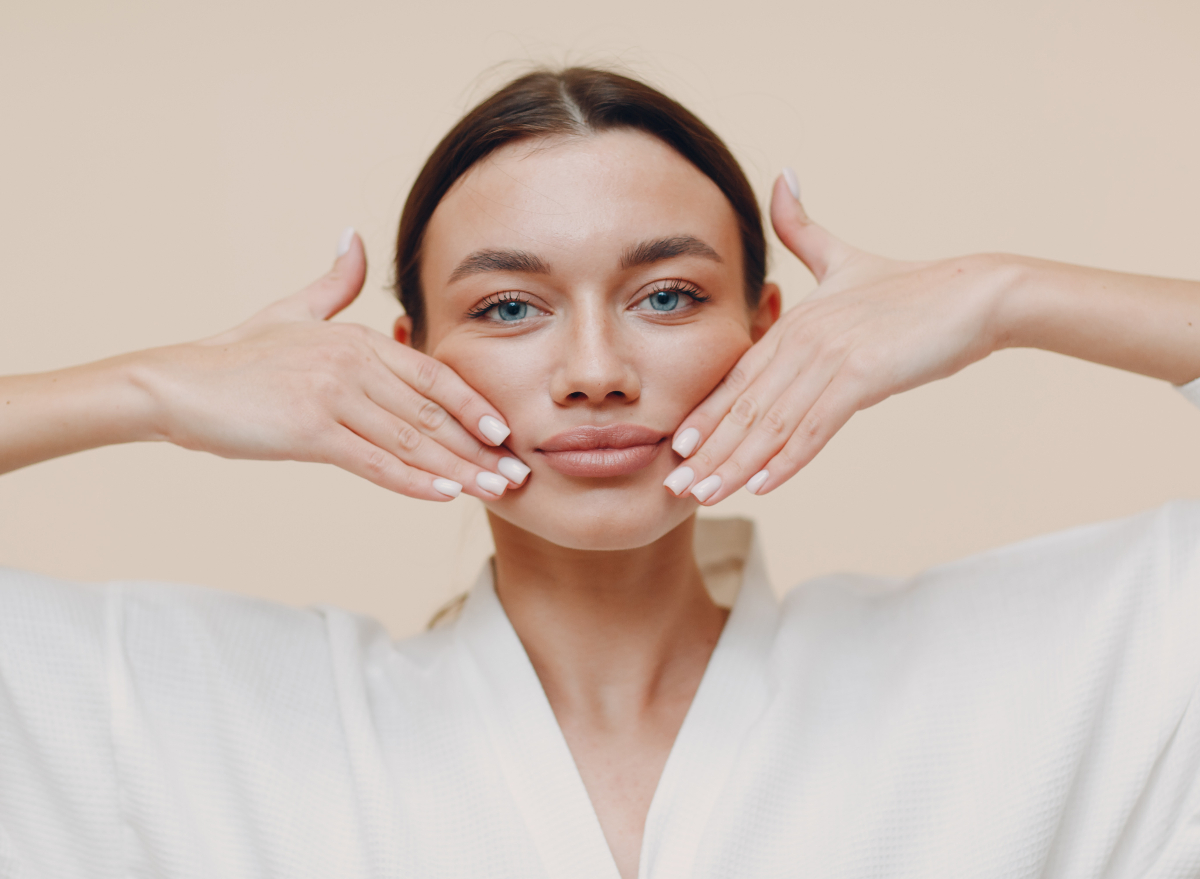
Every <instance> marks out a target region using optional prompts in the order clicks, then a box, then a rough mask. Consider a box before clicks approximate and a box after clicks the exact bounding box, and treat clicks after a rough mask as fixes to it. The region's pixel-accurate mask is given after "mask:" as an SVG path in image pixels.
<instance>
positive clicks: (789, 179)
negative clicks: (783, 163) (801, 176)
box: [783, 168, 800, 201]
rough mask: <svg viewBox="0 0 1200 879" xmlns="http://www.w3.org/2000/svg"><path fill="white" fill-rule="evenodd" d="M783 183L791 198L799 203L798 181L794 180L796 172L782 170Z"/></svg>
mask: <svg viewBox="0 0 1200 879" xmlns="http://www.w3.org/2000/svg"><path fill="white" fill-rule="evenodd" d="M783 182H784V183H786V184H787V186H788V189H790V190H791V191H792V198H794V199H796V201H800V181H799V180H797V179H796V172H795V171H793V170H792V169H791V168H784V169H783Z"/></svg>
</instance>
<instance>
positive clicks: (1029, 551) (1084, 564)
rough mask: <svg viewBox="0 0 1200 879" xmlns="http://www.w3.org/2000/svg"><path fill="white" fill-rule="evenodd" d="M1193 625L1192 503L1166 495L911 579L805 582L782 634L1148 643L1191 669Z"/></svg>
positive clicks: (1110, 651) (1199, 579) (1051, 648)
mask: <svg viewBox="0 0 1200 879" xmlns="http://www.w3.org/2000/svg"><path fill="white" fill-rule="evenodd" d="M1198 627H1200V502H1198V501H1174V502H1171V503H1169V504H1166V505H1164V506H1161V507H1158V508H1156V509H1153V510H1149V511H1146V512H1143V513H1139V514H1137V515H1134V516H1129V517H1127V518H1123V519H1118V520H1114V521H1106V522H1099V523H1095V524H1090V525H1083V526H1079V527H1075V528H1070V529H1067V530H1064V531H1061V532H1057V533H1053V534H1047V535H1042V536H1039V537H1035V538H1032V539H1030V540H1025V541H1021V542H1019V543H1016V544H1012V545H1009V546H1004V547H1000V548H998V549H994V550H989V551H987V552H983V553H979V554H977V555H973V556H970V557H968V558H964V559H959V560H957V561H954V562H950V563H947V564H943V565H938V566H936V567H933V568H930V569H928V570H925V571H922V572H920V573H918V574H916V575H914V576H912V577H908V578H896V579H890V578H884V577H872V576H863V575H848V574H837V575H831V576H827V577H821V578H818V579H815V580H811V581H808V582H806V583H802V584H800V585H799V586H797V587H796V588H795V589H793V590H792V591H791V592H790V593H789V594H788V595H787V596H786V598H785V599H784V602H783V624H782V629H781V631H782V632H783V633H785V635H786V637H787V639H795V638H797V637H803V638H806V639H809V640H811V639H812V638H819V639H826V638H837V639H842V642H844V643H849V642H859V643H860V645H861V647H862V648H863V649H869V650H875V649H876V648H877V647H878V648H879V649H882V645H884V644H892V645H894V646H895V647H896V649H901V646H900V645H903V649H909V648H912V649H929V650H934V649H937V650H941V651H944V652H945V653H946V655H947V656H958V657H962V656H967V655H976V654H979V653H980V652H981V651H982V652H987V651H989V650H994V651H997V653H996V655H1001V654H1007V653H1008V652H1010V651H1012V650H1014V649H1018V648H1024V649H1028V650H1031V651H1034V652H1039V651H1040V652H1042V653H1043V655H1047V654H1063V655H1065V654H1067V653H1070V652H1071V651H1077V652H1078V654H1079V655H1083V654H1087V655H1091V656H1093V657H1098V656H1099V655H1100V654H1106V655H1112V656H1115V655H1117V653H1119V652H1121V651H1124V650H1133V649H1136V648H1135V645H1138V644H1141V645H1151V644H1153V645H1155V646H1154V648H1153V649H1154V650H1155V652H1157V653H1159V654H1160V655H1161V656H1162V657H1163V659H1164V661H1167V662H1170V663H1174V664H1175V666H1176V669H1177V670H1180V671H1182V670H1183V668H1184V667H1185V666H1186V667H1187V668H1189V669H1190V668H1191V667H1192V666H1197V668H1196V669H1194V670H1195V671H1196V672H1197V673H1200V638H1197V637H1195V635H1196V632H1197V628H1198ZM1121 645H1124V646H1121ZM1187 645H1196V646H1195V647H1194V648H1189V647H1188V646H1187ZM1147 649H1149V647H1147Z"/></svg>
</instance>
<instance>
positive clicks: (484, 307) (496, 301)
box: [467, 290, 533, 317]
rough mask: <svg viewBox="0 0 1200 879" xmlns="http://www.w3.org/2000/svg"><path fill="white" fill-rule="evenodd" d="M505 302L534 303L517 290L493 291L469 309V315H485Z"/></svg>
mask: <svg viewBox="0 0 1200 879" xmlns="http://www.w3.org/2000/svg"><path fill="white" fill-rule="evenodd" d="M505 302H524V303H525V304H527V305H532V304H533V303H532V302H530V301H529V300H528V299H526V298H524V297H523V296H522V295H521V294H520V293H517V292H516V291H515V290H509V291H506V292H504V293H493V294H491V295H490V296H487V297H485V298H484V300H483V301H482V302H480V303H479V304H478V305H476V306H475V307H474V308H472V309H471V310H470V311H468V312H467V317H483V316H484V315H485V314H487V313H488V312H489V311H491V310H492V309H493V308H495V307H496V306H497V305H503V304H504V303H505Z"/></svg>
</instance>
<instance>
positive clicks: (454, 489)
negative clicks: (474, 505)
mask: <svg viewBox="0 0 1200 879" xmlns="http://www.w3.org/2000/svg"><path fill="white" fill-rule="evenodd" d="M433 489H434V491H439V492H441V493H442V494H444V495H445V496H446V497H458V493H459V492H460V491H462V486H461V485H459V484H458V483H457V482H455V481H454V480H453V479H442V478H441V477H440V476H439V477H438V478H437V479H435V480H433Z"/></svg>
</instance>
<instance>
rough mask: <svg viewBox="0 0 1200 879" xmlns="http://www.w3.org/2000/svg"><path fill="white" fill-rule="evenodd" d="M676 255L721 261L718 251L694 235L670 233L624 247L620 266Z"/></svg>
mask: <svg viewBox="0 0 1200 879" xmlns="http://www.w3.org/2000/svg"><path fill="white" fill-rule="evenodd" d="M677 256H700V257H703V258H704V259H711V260H712V261H713V262H723V260H722V259H721V255H720V254H719V253H717V252H716V251H715V250H713V249H712V248H711V247H710V246H709V245H707V244H705V243H704V242H703V241H701V240H700V239H699V238H697V237H696V236H695V235H672V236H670V237H669V238H657V239H655V240H653V241H643V242H642V243H641V244H635V245H634V246H633V247H629V248H626V250H625V252H624V253H622V254H621V268H623V269H632V268H636V267H637V266H645V265H650V264H651V263H656V262H661V261H663V260H666V259H674V258H675V257H677Z"/></svg>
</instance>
